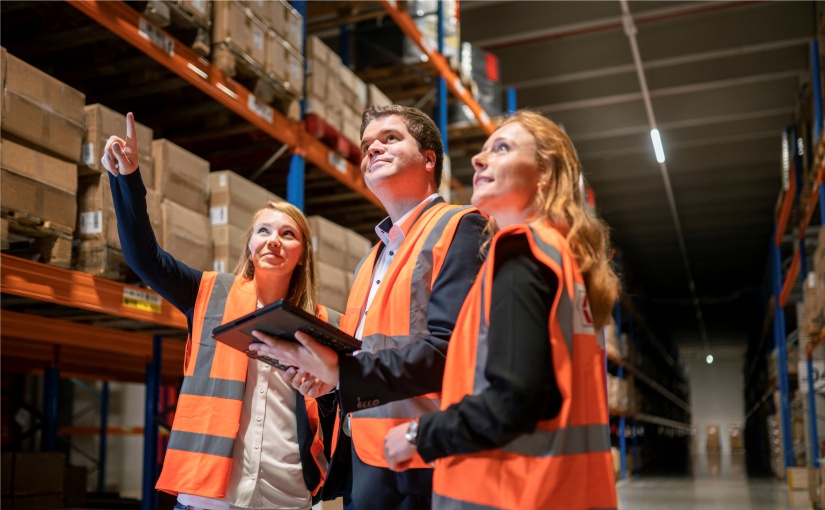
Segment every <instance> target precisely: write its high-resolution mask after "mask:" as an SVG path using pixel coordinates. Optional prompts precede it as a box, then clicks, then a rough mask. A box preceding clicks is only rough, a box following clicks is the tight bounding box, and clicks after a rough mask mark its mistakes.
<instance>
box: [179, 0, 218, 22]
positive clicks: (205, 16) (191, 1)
mask: <svg viewBox="0 0 825 510" xmlns="http://www.w3.org/2000/svg"><path fill="white" fill-rule="evenodd" d="M179 1H180V5H181V6H182V7H183V8H184V9H186V11H187V12H189V13H190V14H192V15H193V16H195V17H196V18H198V19H200V20H201V21H204V22H206V23H210V22H211V21H212V2H209V1H207V0H179Z"/></svg>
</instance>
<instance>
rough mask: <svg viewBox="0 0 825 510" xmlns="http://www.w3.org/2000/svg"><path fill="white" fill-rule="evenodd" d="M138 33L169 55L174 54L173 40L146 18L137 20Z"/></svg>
mask: <svg viewBox="0 0 825 510" xmlns="http://www.w3.org/2000/svg"><path fill="white" fill-rule="evenodd" d="M138 33H139V34H140V35H142V36H143V37H144V38H145V39H148V40H149V42H151V43H152V44H154V45H155V46H157V47H158V48H160V50H161V51H163V52H164V53H166V54H168V55H169V56H170V57H171V56H172V55H174V54H175V41H174V40H173V39H172V38H171V37H169V36H168V35H166V34H164V33H163V32H161V31H160V30H159V29H158V28H155V25H153V24H151V23H149V22H148V21H146V18H140V21H138Z"/></svg>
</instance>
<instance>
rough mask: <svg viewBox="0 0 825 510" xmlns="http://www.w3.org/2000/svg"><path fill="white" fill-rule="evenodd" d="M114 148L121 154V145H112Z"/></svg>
mask: <svg viewBox="0 0 825 510" xmlns="http://www.w3.org/2000/svg"><path fill="white" fill-rule="evenodd" d="M112 148H113V149H114V150H116V151H118V152H120V144H119V143H116V144H114V145H112Z"/></svg>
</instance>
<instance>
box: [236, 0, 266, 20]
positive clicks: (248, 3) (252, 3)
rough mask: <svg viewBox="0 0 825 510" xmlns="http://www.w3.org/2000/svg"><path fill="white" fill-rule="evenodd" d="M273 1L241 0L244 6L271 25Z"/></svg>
mask: <svg viewBox="0 0 825 510" xmlns="http://www.w3.org/2000/svg"><path fill="white" fill-rule="evenodd" d="M272 3H273V2H272V1H271V0H241V4H243V6H244V7H246V8H247V9H249V10H250V11H252V14H254V15H255V17H256V18H258V19H259V20H260V21H263V22H264V24H265V25H269V24H270V23H271V21H270V20H271V19H272V8H271V5H272Z"/></svg>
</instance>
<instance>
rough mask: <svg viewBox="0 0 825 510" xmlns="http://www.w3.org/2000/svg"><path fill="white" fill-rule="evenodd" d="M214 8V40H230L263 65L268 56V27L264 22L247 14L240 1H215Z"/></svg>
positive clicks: (220, 41)
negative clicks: (265, 26) (266, 27)
mask: <svg viewBox="0 0 825 510" xmlns="http://www.w3.org/2000/svg"><path fill="white" fill-rule="evenodd" d="M213 9H214V11H215V23H214V25H213V26H212V42H213V43H215V44H217V43H222V42H228V43H230V44H231V45H232V46H233V47H235V48H236V49H238V50H240V51H241V52H243V53H245V54H247V55H249V56H250V57H251V58H252V60H254V61H255V63H256V64H258V65H259V66H261V67H263V65H264V59H265V58H266V35H265V34H266V29H265V28H264V26H263V24H262V23H260V22H259V21H257V20H255V19H254V18H252V17H249V16H247V15H246V13H245V12H244V8H243V6H242V5H241V4H239V3H238V2H215V3H214V4H213Z"/></svg>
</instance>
